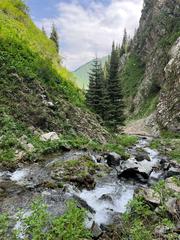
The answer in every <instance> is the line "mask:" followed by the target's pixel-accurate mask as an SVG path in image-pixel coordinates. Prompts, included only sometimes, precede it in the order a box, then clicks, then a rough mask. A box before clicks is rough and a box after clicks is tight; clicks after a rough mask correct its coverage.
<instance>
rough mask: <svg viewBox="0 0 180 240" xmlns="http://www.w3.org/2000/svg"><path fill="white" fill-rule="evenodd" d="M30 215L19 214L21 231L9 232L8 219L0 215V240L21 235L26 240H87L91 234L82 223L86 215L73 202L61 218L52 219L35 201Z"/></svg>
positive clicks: (11, 238)
mask: <svg viewBox="0 0 180 240" xmlns="http://www.w3.org/2000/svg"><path fill="white" fill-rule="evenodd" d="M30 210H31V215H30V216H24V214H23V213H20V214H19V218H18V221H20V222H21V227H22V228H21V229H17V230H11V232H10V233H9V232H8V230H9V227H10V224H11V222H10V218H9V219H8V216H7V215H4V214H3V215H2V214H1V215H0V223H1V224H0V238H1V239H2V240H6V239H9V240H18V239H19V235H20V234H21V233H22V232H21V231H22V229H23V235H24V236H25V238H26V239H27V240H29V239H31V240H44V239H47V240H54V239H63V240H79V239H89V238H90V237H91V233H90V232H89V231H88V230H87V229H85V226H84V221H85V217H86V213H85V211H84V210H83V209H80V208H77V206H76V203H75V202H72V201H70V202H68V203H67V211H66V212H65V213H64V215H62V216H57V217H54V216H52V215H51V214H50V213H48V211H47V206H46V205H45V204H44V203H43V202H42V201H41V200H37V201H35V202H33V203H32V205H31V208H30Z"/></svg>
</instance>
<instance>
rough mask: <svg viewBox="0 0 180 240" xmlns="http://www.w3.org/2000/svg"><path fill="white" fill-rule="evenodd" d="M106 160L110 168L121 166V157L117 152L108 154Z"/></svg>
mask: <svg viewBox="0 0 180 240" xmlns="http://www.w3.org/2000/svg"><path fill="white" fill-rule="evenodd" d="M106 159H107V164H108V166H109V167H113V166H119V164H120V161H121V156H120V155H119V154H117V153H115V152H111V153H108V154H107V156H106Z"/></svg>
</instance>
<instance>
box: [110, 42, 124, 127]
mask: <svg viewBox="0 0 180 240" xmlns="http://www.w3.org/2000/svg"><path fill="white" fill-rule="evenodd" d="M107 84H108V86H107V90H108V95H109V99H110V103H109V106H108V109H109V110H108V122H109V125H110V126H111V127H113V128H116V127H117V126H119V125H123V122H124V120H125V118H124V102H123V94H122V88H121V81H120V74H119V50H118V48H117V47H115V44H114V42H113V45H112V53H111V60H110V69H109V78H108V82H107Z"/></svg>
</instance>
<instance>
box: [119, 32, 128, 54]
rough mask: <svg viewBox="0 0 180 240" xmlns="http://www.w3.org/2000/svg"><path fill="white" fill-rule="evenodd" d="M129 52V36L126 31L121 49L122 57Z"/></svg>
mask: <svg viewBox="0 0 180 240" xmlns="http://www.w3.org/2000/svg"><path fill="white" fill-rule="evenodd" d="M127 50H128V35H127V31H126V29H124V35H123V40H122V45H121V48H120V56H122V55H123V54H125V53H127Z"/></svg>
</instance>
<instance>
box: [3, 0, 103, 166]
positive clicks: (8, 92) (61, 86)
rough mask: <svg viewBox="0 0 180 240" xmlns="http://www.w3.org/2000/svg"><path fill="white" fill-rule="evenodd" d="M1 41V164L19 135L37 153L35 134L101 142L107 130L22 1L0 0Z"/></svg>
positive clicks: (14, 149)
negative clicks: (74, 137) (50, 134)
mask: <svg viewBox="0 0 180 240" xmlns="http://www.w3.org/2000/svg"><path fill="white" fill-rule="evenodd" d="M0 42H1V44H0V96H1V97H0V163H1V161H2V162H3V161H5V160H8V161H10V160H13V159H15V156H16V153H17V149H18V152H19V153H20V152H21V150H22V148H23V147H22V144H21V143H20V140H19V139H21V138H22V136H23V135H26V138H27V141H28V143H29V144H33V146H34V147H35V151H37V149H39V150H40V152H43V151H45V147H44V145H43V144H42V143H41V142H39V138H38V136H36V135H34V133H37V135H41V134H43V133H48V132H52V131H55V132H56V133H57V134H58V135H61V136H67V135H73V136H80V135H83V136H85V137H87V138H89V139H96V140H99V141H105V136H106V131H105V130H104V129H103V128H102V127H101V125H100V124H99V120H97V118H96V115H94V114H92V113H90V112H89V111H88V110H86V108H85V105H84V96H83V95H82V93H81V91H80V90H79V89H78V87H76V85H75V84H74V83H73V82H72V80H71V79H72V78H73V76H72V75H71V74H70V73H69V72H68V71H67V70H66V69H65V68H63V67H62V66H61V65H60V57H59V55H58V54H57V52H56V48H55V45H54V43H53V42H52V41H51V40H49V39H48V38H47V37H46V36H45V35H44V34H43V32H41V31H40V30H39V29H38V28H37V27H36V26H35V25H34V23H33V22H32V21H31V19H30V18H29V15H28V13H27V7H26V5H24V3H23V2H22V1H21V0H15V1H14V0H3V1H1V2H0ZM23 138H24V137H23ZM51 147H53V148H55V145H51V146H48V145H46V150H47V151H48V149H49V150H50V148H51ZM17 154H18V153H17ZM16 157H17V156H16Z"/></svg>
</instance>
